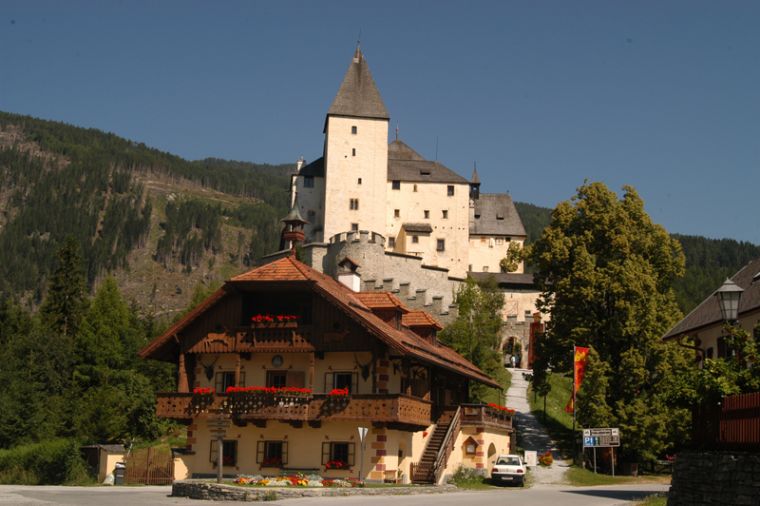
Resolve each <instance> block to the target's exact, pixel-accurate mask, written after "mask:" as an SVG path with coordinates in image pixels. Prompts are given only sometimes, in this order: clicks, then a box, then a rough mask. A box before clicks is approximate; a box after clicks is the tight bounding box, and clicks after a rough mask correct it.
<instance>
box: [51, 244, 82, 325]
mask: <svg viewBox="0 0 760 506" xmlns="http://www.w3.org/2000/svg"><path fill="white" fill-rule="evenodd" d="M86 297H87V286H86V284H85V277H84V267H83V262H82V255H81V253H80V249H79V245H78V244H77V243H76V241H75V240H74V239H73V238H71V237H68V238H67V239H66V241H65V242H64V244H63V247H61V249H60V250H59V251H58V263H57V265H56V268H55V271H54V272H53V275H52V276H51V278H50V283H49V284H48V290H47V296H46V297H45V301H44V303H43V304H42V307H41V308H40V314H41V315H42V317H43V320H44V321H46V322H47V323H48V324H49V326H50V328H51V330H53V331H55V332H58V333H59V334H60V335H62V336H65V337H68V338H71V337H73V336H74V335H75V334H76V333H77V331H78V330H79V326H80V324H81V322H82V317H83V316H84V312H85V310H86V308H87V298H86Z"/></svg>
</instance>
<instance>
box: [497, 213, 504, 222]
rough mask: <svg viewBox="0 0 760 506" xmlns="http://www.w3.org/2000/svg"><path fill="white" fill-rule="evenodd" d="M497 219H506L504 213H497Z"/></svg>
mask: <svg viewBox="0 0 760 506" xmlns="http://www.w3.org/2000/svg"><path fill="white" fill-rule="evenodd" d="M496 219H497V220H503V219H504V215H503V214H501V213H496Z"/></svg>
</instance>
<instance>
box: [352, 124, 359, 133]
mask: <svg viewBox="0 0 760 506" xmlns="http://www.w3.org/2000/svg"><path fill="white" fill-rule="evenodd" d="M358 131H359V129H358V128H357V127H356V125H352V126H351V133H352V134H354V135H356V134H357V132H358Z"/></svg>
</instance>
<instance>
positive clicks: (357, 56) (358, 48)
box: [354, 28, 362, 63]
mask: <svg viewBox="0 0 760 506" xmlns="http://www.w3.org/2000/svg"><path fill="white" fill-rule="evenodd" d="M361 59H362V30H361V28H359V35H358V36H357V37H356V51H354V63H359V62H360V61H361Z"/></svg>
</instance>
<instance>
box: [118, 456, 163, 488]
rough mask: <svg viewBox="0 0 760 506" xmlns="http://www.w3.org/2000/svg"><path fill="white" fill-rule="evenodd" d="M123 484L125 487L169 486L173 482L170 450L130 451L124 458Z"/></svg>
mask: <svg viewBox="0 0 760 506" xmlns="http://www.w3.org/2000/svg"><path fill="white" fill-rule="evenodd" d="M126 464H127V469H126V472H125V475H124V482H125V483H126V484H127V485H134V484H141V485H171V483H172V481H174V458H173V457H172V451H171V449H170V448H165V447H158V448H143V449H140V450H132V451H131V452H130V453H129V455H127V458H126Z"/></svg>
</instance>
